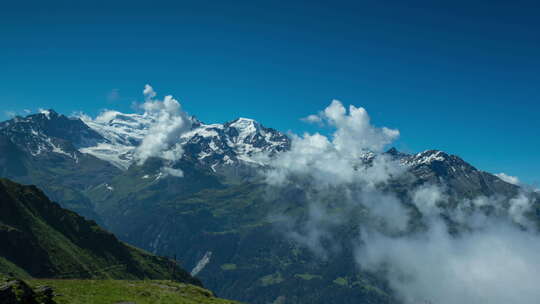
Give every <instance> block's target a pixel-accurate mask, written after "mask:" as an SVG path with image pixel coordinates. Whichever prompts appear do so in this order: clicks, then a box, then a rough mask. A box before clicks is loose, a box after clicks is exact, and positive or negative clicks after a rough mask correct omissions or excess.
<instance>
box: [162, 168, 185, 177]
mask: <svg viewBox="0 0 540 304" xmlns="http://www.w3.org/2000/svg"><path fill="white" fill-rule="evenodd" d="M161 171H162V173H163V175H171V176H175V177H183V176H184V172H182V170H180V169H174V168H170V167H163V168H161Z"/></svg>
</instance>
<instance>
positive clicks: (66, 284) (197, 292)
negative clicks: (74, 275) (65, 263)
mask: <svg viewBox="0 0 540 304" xmlns="http://www.w3.org/2000/svg"><path fill="white" fill-rule="evenodd" d="M27 281H28V283H29V284H30V285H31V286H32V287H33V288H35V287H37V286H43V285H46V286H51V287H52V288H53V289H54V291H55V294H56V296H55V298H54V300H55V301H56V302H57V303H58V304H67V303H69V304H102V303H103V304H114V303H119V302H134V303H137V304H165V303H167V304H195V303H197V304H235V303H238V302H235V301H231V300H224V299H219V298H216V297H214V295H213V294H212V292H211V291H209V290H206V289H203V288H200V287H197V286H194V285H189V284H184V283H178V282H173V281H165V280H144V281H130V280H53V279H31V280H27Z"/></svg>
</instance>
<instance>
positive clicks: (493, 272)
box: [265, 100, 540, 304]
mask: <svg viewBox="0 0 540 304" xmlns="http://www.w3.org/2000/svg"><path fill="white" fill-rule="evenodd" d="M303 121H305V122H308V123H315V124H318V125H321V126H322V125H326V126H330V127H333V128H335V131H334V132H333V134H332V135H331V136H325V135H322V134H320V133H314V134H309V133H305V134H303V135H294V134H293V135H292V136H291V137H292V143H291V150H290V151H288V152H284V153H281V154H279V155H277V156H276V157H275V158H273V159H270V160H268V163H269V165H270V168H271V169H269V170H267V171H266V173H265V178H266V181H267V182H268V184H269V185H270V186H271V187H277V188H282V189H285V188H293V189H294V188H296V189H301V190H302V191H303V193H304V194H303V195H304V200H305V203H307V213H306V214H305V217H304V218H303V219H302V220H299V219H297V218H293V217H292V216H286V215H283V214H282V215H279V216H278V218H279V219H280V225H281V227H282V229H284V233H285V235H286V236H287V237H289V238H290V239H292V240H294V241H296V242H297V243H299V244H301V245H303V246H305V247H307V248H309V249H311V250H312V251H313V252H315V253H316V254H317V255H318V256H320V257H322V258H330V256H331V254H332V252H335V251H336V250H334V249H335V248H333V246H332V242H334V243H336V242H337V241H336V240H337V239H339V235H336V234H335V231H336V230H335V227H337V226H339V225H344V224H346V223H348V222H350V221H355V220H356V223H357V224H358V226H359V227H360V228H359V231H358V234H357V236H356V237H353V238H352V239H350V240H348V241H349V242H352V244H354V245H353V247H354V248H356V249H355V252H354V254H355V257H356V261H357V265H358V267H359V268H360V269H362V270H364V271H366V270H367V271H372V272H375V273H384V274H385V277H386V279H387V280H388V282H389V284H390V286H391V288H392V289H393V290H394V291H395V293H396V295H397V296H398V298H400V299H401V300H402V301H404V302H405V303H408V304H409V303H410V304H415V303H425V302H428V303H434V304H435V303H436V304H446V303H452V304H454V303H495V304H498V303H524V304H525V303H536V302H537V299H539V298H540V289H538V288H537V286H536V282H539V281H540V262H538V258H537V257H536V255H537V253H538V250H539V249H540V238H539V237H538V235H537V232H536V231H537V229H536V225H535V224H534V223H533V222H532V221H531V220H530V212H531V211H532V205H533V200H534V196H533V194H532V191H529V190H527V189H525V188H522V189H521V190H519V191H518V194H517V195H513V196H512V197H503V196H496V195H494V196H492V197H486V196H482V195H479V196H477V197H473V198H470V197H451V195H450V194H449V193H451V191H448V190H449V189H448V187H449V186H448V185H446V184H445V183H444V180H440V181H439V182H438V183H437V184H431V183H427V182H422V181H419V180H418V178H417V177H415V176H414V175H412V174H411V173H410V172H409V171H408V170H407V165H405V164H402V163H400V162H399V160H396V159H395V158H393V157H391V156H390V155H387V154H385V153H383V150H384V148H385V147H387V146H388V145H389V144H391V143H392V141H393V140H395V139H396V138H397V137H398V136H399V131H398V130H394V129H389V128H386V127H382V128H381V127H376V126H373V125H372V124H371V122H370V117H369V115H368V114H367V112H366V110H365V109H363V108H361V107H355V106H350V107H349V108H348V111H347V109H346V108H345V107H344V106H343V105H342V103H341V102H339V101H336V100H334V101H332V103H331V104H330V105H329V106H328V107H327V108H326V109H324V110H323V111H321V112H319V113H318V114H313V115H310V116H307V117H306V118H304V119H303ZM498 176H499V178H501V179H503V180H504V181H506V182H509V183H512V184H519V180H518V179H517V178H515V177H510V176H507V175H501V174H499V175H498ZM398 181H399V183H400V184H401V185H406V188H405V189H401V190H399V191H397V190H396V189H394V188H393V187H394V186H395V184H396V183H397V182H398ZM336 246H339V245H337V244H336ZM337 251H339V250H337Z"/></svg>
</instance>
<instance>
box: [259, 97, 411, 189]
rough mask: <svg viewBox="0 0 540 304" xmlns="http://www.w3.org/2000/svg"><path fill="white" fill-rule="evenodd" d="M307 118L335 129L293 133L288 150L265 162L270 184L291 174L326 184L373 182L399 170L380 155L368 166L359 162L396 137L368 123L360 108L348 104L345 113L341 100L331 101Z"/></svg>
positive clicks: (282, 180)
mask: <svg viewBox="0 0 540 304" xmlns="http://www.w3.org/2000/svg"><path fill="white" fill-rule="evenodd" d="M309 117H311V118H309ZM315 117H317V118H315ZM308 118H309V120H310V121H324V122H326V123H327V124H328V125H330V126H331V127H334V128H335V132H334V133H333V134H332V136H331V137H327V136H325V135H321V134H320V133H315V134H309V133H305V134H304V135H302V136H298V135H294V134H293V135H292V136H291V137H292V142H291V149H290V151H287V152H284V153H281V154H279V155H278V156H277V157H276V158H274V159H271V160H270V161H269V164H270V165H271V167H272V168H273V169H272V170H270V171H268V172H267V181H268V182H269V183H270V184H275V185H277V184H282V183H284V182H287V181H288V180H289V177H290V176H294V175H302V176H310V177H312V178H314V179H315V180H316V181H317V182H320V183H321V184H326V185H336V184H342V183H350V182H353V181H359V180H360V181H364V182H366V183H369V184H375V183H377V182H381V181H384V180H386V179H388V178H389V177H390V176H392V175H397V174H399V173H400V171H402V170H401V166H399V164H398V163H397V162H393V161H391V160H390V159H386V158H385V157H384V156H382V155H379V156H378V157H376V158H374V159H373V161H372V163H371V165H370V166H365V165H363V160H364V159H365V158H366V157H369V156H370V155H371V153H373V152H380V151H382V149H383V148H384V147H385V146H386V145H388V144H390V143H391V142H392V141H393V140H394V139H396V138H397V137H398V136H399V131H397V130H392V129H388V128H377V127H375V126H373V125H371V124H370V118H369V116H368V114H367V112H366V111H365V110H364V109H363V108H357V107H355V106H350V107H349V112H348V113H347V110H346V109H345V107H344V106H343V105H342V104H341V102H339V101H337V100H333V101H332V103H331V104H330V105H329V106H328V107H327V108H326V109H325V110H324V111H322V112H320V113H319V114H318V115H310V116H308Z"/></svg>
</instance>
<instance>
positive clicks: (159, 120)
mask: <svg viewBox="0 0 540 304" xmlns="http://www.w3.org/2000/svg"><path fill="white" fill-rule="evenodd" d="M143 94H144V95H145V98H146V99H145V102H144V103H143V104H142V105H140V107H141V108H142V109H143V110H144V115H145V116H150V117H151V118H152V120H153V122H152V124H151V125H150V127H149V129H148V132H147V133H146V135H145V136H144V138H143V139H142V142H141V144H140V145H139V146H138V147H137V149H136V150H135V158H136V159H137V161H138V163H139V164H143V163H144V162H145V161H146V160H147V159H148V158H150V157H159V158H162V159H165V160H168V161H171V162H172V161H176V160H178V159H180V158H181V157H182V155H183V150H182V147H181V146H180V144H179V139H180V136H181V135H182V134H183V133H185V132H187V131H189V130H190V128H191V120H190V118H189V116H188V114H187V113H186V112H184V111H183V110H182V107H181V105H180V103H179V102H178V100H176V99H174V98H173V97H172V96H171V95H168V96H165V98H164V99H163V100H158V99H154V97H155V96H156V92H155V91H154V89H153V88H152V87H151V86H150V85H148V84H147V85H146V86H145V88H144V91H143Z"/></svg>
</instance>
